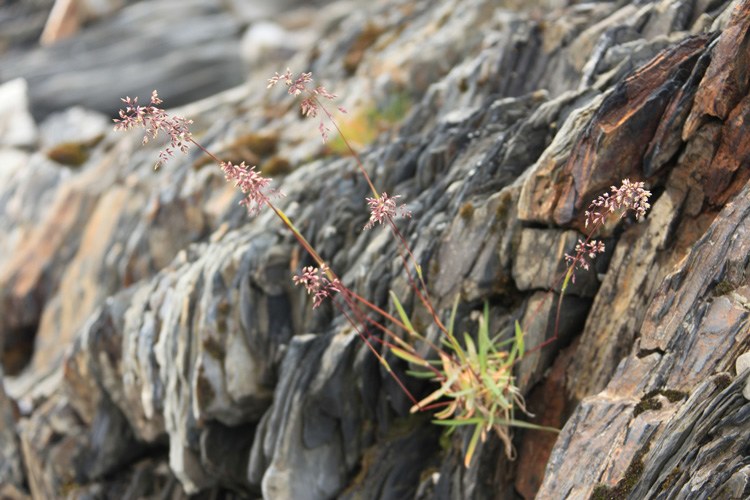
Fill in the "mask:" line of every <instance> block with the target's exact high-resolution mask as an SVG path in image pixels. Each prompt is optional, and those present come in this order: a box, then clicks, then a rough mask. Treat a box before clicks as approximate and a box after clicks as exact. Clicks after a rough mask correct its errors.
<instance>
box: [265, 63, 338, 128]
mask: <svg viewBox="0 0 750 500" xmlns="http://www.w3.org/2000/svg"><path fill="white" fill-rule="evenodd" d="M279 82H283V84H284V85H286V87H287V93H288V94H289V95H292V96H295V97H296V96H300V95H303V98H302V100H301V101H300V110H301V111H302V115H304V116H306V117H310V118H315V117H317V116H318V114H319V112H320V111H321V110H322V111H323V114H324V115H325V116H328V118H332V116H331V114H330V112H329V111H328V110H327V109H326V108H324V107H323V105H322V104H321V102H320V99H321V98H322V99H327V100H329V101H333V100H334V99H336V94H332V93H331V92H328V90H326V88H325V87H323V86H322V85H318V86H317V87H314V88H312V85H311V84H312V83H313V77H312V73H300V74H299V75H298V76H297V77H295V76H294V75H293V74H292V70H290V69H289V68H287V69H286V72H284V73H283V74H279V73H278V72H277V73H275V74H274V76H272V77H271V78H269V79H268V88H271V87H275V86H276V85H277V84H278V83H279ZM337 109H338V110H339V111H341V112H342V113H346V109H344V108H343V107H341V106H338V107H337ZM318 131H319V132H320V135H321V137H322V138H323V142H326V141H328V136H329V133H330V131H331V129H329V128H328V127H327V126H326V125H325V124H324V123H323V120H322V119H321V121H320V125H319V126H318Z"/></svg>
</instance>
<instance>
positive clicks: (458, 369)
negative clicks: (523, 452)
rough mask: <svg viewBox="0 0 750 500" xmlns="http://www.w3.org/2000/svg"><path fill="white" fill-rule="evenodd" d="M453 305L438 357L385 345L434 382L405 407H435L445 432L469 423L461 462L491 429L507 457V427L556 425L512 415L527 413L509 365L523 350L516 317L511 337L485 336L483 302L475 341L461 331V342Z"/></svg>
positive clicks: (486, 321) (486, 323)
mask: <svg viewBox="0 0 750 500" xmlns="http://www.w3.org/2000/svg"><path fill="white" fill-rule="evenodd" d="M391 297H392V299H393V302H394V304H395V306H396V309H397V310H398V313H399V315H400V317H401V320H402V322H403V323H404V324H405V325H407V327H408V329H409V330H410V333H411V334H413V335H415V336H416V337H417V338H423V336H422V335H421V334H419V333H417V332H416V331H414V329H413V327H412V326H411V323H410V322H409V318H408V316H407V315H406V312H405V311H404V308H403V307H402V306H401V304H400V302H399V301H398V298H397V297H396V295H395V294H393V293H391ZM457 309H458V300H456V302H455V304H454V306H453V310H452V311H451V316H450V321H449V323H448V325H447V329H446V332H445V333H446V334H445V335H444V338H443V339H442V348H441V349H439V350H438V353H437V354H438V357H439V359H437V360H426V359H424V358H422V357H420V356H418V355H415V354H413V353H410V352H407V351H404V350H402V349H398V348H395V349H393V348H392V349H391V350H392V352H393V353H394V354H395V355H396V356H398V357H400V358H402V359H404V360H405V361H408V362H410V363H412V364H413V365H414V364H416V365H418V366H421V367H423V368H425V369H424V370H422V369H418V370H411V371H408V372H407V373H408V374H409V375H411V376H414V377H418V378H429V379H432V380H433V381H435V382H437V383H438V384H440V387H439V388H438V389H437V390H435V391H434V392H432V393H431V394H429V395H428V396H427V397H425V398H424V399H422V400H421V401H419V403H418V404H416V405H414V406H413V407H412V408H411V411H412V412H417V411H424V410H425V409H431V408H441V410H440V411H438V412H437V413H435V415H434V417H435V420H434V421H433V422H434V423H435V424H437V425H442V426H447V427H449V428H450V431H449V432H453V431H455V429H456V428H458V427H461V426H473V428H474V429H473V433H472V435H471V439H470V440H469V444H468V447H467V448H466V452H465V454H464V465H465V466H466V467H468V466H469V464H470V463H471V459H472V457H473V456H474V453H475V451H476V448H477V444H478V443H479V440H480V439H481V440H482V442H484V441H485V440H486V439H487V435H488V433H489V432H491V431H494V432H495V434H496V435H497V437H498V438H500V441H501V442H502V443H503V446H504V449H505V453H506V455H507V456H508V458H510V459H513V458H514V457H515V450H514V447H513V443H512V435H511V428H512V427H521V428H525V429H536V430H547V431H553V432H558V430H557V429H554V428H551V427H544V426H540V425H536V424H532V423H530V422H526V421H523V420H518V419H517V418H516V412H517V411H519V410H520V411H521V412H523V413H524V414H526V415H527V416H529V417H533V415H532V414H531V413H529V411H528V410H527V409H526V403H525V401H524V398H523V394H522V393H521V391H520V389H519V388H518V387H517V386H516V384H515V382H516V379H515V376H514V375H513V369H514V367H515V365H516V364H517V363H518V361H519V360H520V359H521V358H523V356H524V353H525V346H524V333H523V330H522V329H521V326H520V325H519V323H518V321H516V323H515V332H514V336H513V337H512V338H509V339H507V340H504V341H497V339H493V338H491V336H490V329H489V306H488V305H487V303H485V304H484V313H483V315H482V316H481V317H480V319H479V328H478V331H477V336H476V341H475V340H474V339H473V338H472V336H471V335H469V334H468V333H464V334H463V339H462V340H463V343H462V342H460V341H459V339H458V338H457V336H456V334H455V332H454V325H455V320H456V310H457Z"/></svg>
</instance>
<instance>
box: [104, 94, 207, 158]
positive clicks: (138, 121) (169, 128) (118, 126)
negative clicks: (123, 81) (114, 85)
mask: <svg viewBox="0 0 750 500" xmlns="http://www.w3.org/2000/svg"><path fill="white" fill-rule="evenodd" d="M121 101H122V102H124V103H125V109H121V110H120V112H119V114H120V118H119V119H117V118H115V120H114V122H115V130H117V131H122V130H130V129H132V128H136V127H143V128H144V129H146V133H145V134H144V136H143V144H147V143H148V142H149V141H150V140H151V139H156V137H157V136H158V135H159V131H162V132H164V133H165V134H166V135H167V136H169V146H167V147H166V148H164V149H163V150H161V151H159V161H158V162H157V163H156V168H158V167H159V166H161V165H162V164H163V163H165V162H166V161H167V160H169V159H170V158H172V157H173V156H174V152H175V151H176V150H179V151H180V152H182V153H187V152H188V145H189V143H190V142H192V137H193V136H192V134H191V133H190V125H191V124H192V123H193V121H192V120H187V119H185V118H182V117H181V116H171V115H169V114H168V113H167V112H166V111H164V110H163V109H161V108H159V105H160V104H161V103H162V102H163V101H162V100H161V99H160V98H159V94H158V93H157V92H156V90H154V91H153V92H152V93H151V102H150V104H149V105H148V106H141V105H139V104H138V98H137V97H134V98H132V99H131V98H130V97H125V98H123V99H121Z"/></svg>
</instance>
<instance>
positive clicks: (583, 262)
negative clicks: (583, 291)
mask: <svg viewBox="0 0 750 500" xmlns="http://www.w3.org/2000/svg"><path fill="white" fill-rule="evenodd" d="M604 251H605V247H604V242H603V241H599V240H591V241H589V242H585V241H581V240H578V243H577V244H576V248H575V252H576V253H575V255H569V254H567V253H566V254H565V262H566V263H567V264H568V265H569V266H573V271H574V272H573V276H572V281H573V283H575V282H576V275H575V269H583V270H584V271H588V270H589V265H590V261H593V260H594V259H595V258H596V256H597V255H598V254H600V253H604Z"/></svg>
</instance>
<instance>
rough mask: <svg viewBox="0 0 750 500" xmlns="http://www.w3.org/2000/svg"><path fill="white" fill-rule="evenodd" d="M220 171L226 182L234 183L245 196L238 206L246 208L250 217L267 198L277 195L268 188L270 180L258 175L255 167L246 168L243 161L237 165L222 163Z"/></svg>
mask: <svg viewBox="0 0 750 500" xmlns="http://www.w3.org/2000/svg"><path fill="white" fill-rule="evenodd" d="M221 170H222V171H223V172H224V177H225V178H226V180H227V181H229V182H234V185H235V186H236V187H238V188H240V191H242V192H243V193H244V194H245V198H243V200H242V201H241V202H240V205H243V206H245V207H247V211H248V213H249V214H250V215H255V214H257V213H258V212H259V211H260V209H261V208H262V207H263V205H264V204H265V203H266V202H267V201H268V197H269V196H273V195H276V194H278V192H277V191H276V190H273V189H269V188H268V185H269V184H270V183H271V179H268V178H266V177H263V176H262V175H260V174H259V173H258V172H256V171H255V167H250V168H248V167H247V166H246V165H245V162H244V161H243V162H242V163H240V164H239V165H235V164H234V163H232V162H228V161H225V162H222V163H221Z"/></svg>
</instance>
